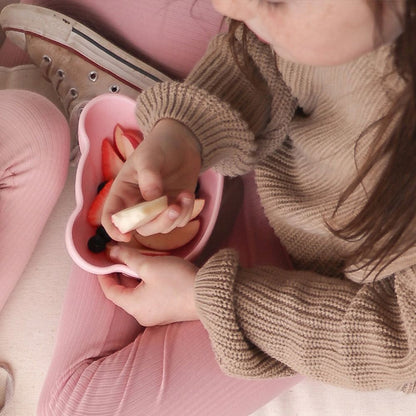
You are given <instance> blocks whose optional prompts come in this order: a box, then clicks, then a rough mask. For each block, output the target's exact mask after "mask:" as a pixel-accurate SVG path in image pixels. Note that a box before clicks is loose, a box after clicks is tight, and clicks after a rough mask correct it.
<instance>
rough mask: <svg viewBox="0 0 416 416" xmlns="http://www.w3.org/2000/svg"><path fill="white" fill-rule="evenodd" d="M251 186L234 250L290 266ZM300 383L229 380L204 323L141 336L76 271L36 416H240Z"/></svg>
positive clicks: (236, 229) (236, 230)
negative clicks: (222, 368)
mask: <svg viewBox="0 0 416 416" xmlns="http://www.w3.org/2000/svg"><path fill="white" fill-rule="evenodd" d="M245 185H246V189H247V190H248V192H247V193H246V195H247V198H246V200H247V202H248V203H247V205H246V206H245V207H244V209H243V211H242V212H241V213H240V215H239V216H238V218H237V222H236V224H235V227H234V232H233V235H232V236H231V239H230V241H231V243H233V242H236V241H238V243H235V244H234V243H233V245H235V246H236V247H238V248H239V250H240V253H241V256H242V258H243V259H245V260H244V262H245V263H247V264H249V263H251V262H252V261H256V260H259V261H260V262H266V261H267V262H269V263H270V261H273V262H274V263H278V264H282V265H284V266H287V259H286V256H285V254H284V251H282V249H281V247H280V245H279V242H278V240H277V239H276V238H275V237H274V236H273V233H272V231H271V229H270V228H269V226H268V224H267V220H265V219H264V217H262V215H261V214H262V208H261V207H260V206H259V204H258V200H257V199H256V197H255V192H254V189H253V184H252V178H251V177H247V178H245ZM251 192H254V195H253V194H251ZM251 195H253V196H254V198H253V197H252V196H251ZM253 218H254V223H253V221H252V220H250V219H253ZM256 223H257V224H256ZM258 225H259V226H260V227H261V228H260V229H258V230H257V231H258V232H259V233H260V234H261V235H262V236H263V239H262V241H263V243H262V242H259V241H257V243H256V244H254V241H255V240H254V239H255V237H254V235H252V234H251V231H252V229H253V228H252V227H256V226H258ZM250 235H251V237H247V236H250ZM238 236H243V237H244V238H238ZM249 240H250V241H249ZM242 241H245V242H247V244H245V243H242ZM298 381H299V378H298V377H292V378H286V379H274V380H262V381H254V380H243V379H238V378H233V377H229V376H227V375H225V374H224V373H222V372H221V370H220V368H219V366H218V364H217V362H216V361H215V358H214V354H213V352H212V349H211V346H210V342H209V339H208V335H207V333H206V331H205V329H204V328H203V327H202V325H201V324H200V323H199V322H188V323H178V324H173V325H167V326H160V327H153V328H146V329H143V328H141V327H140V326H139V325H138V324H137V323H136V321H135V320H134V319H132V318H131V317H130V316H129V315H127V314H125V313H124V312H123V311H122V310H120V309H119V308H117V307H115V306H114V305H113V304H112V303H111V302H109V301H107V300H106V299H105V298H104V296H103V295H102V293H101V289H100V287H99V285H98V282H97V279H96V277H95V276H93V275H90V274H88V273H86V272H84V271H82V270H80V269H79V268H78V267H76V266H74V268H73V271H72V274H71V277H70V282H69V287H68V292H67V296H66V299H65V304H64V310H63V316H62V321H61V325H60V330H59V333H58V341H57V345H56V350H55V353H54V357H53V361H52V365H51V368H50V370H49V373H48V375H47V378H46V382H45V385H44V388H43V392H42V395H41V399H40V403H39V408H38V416H51V415H54V416H89V415H91V416H92V415H100V416H133V415H135V416H137V415H145V416H152V415H154V416H167V415H169V416H196V415H204V416H218V415H226V416H242V415H248V414H250V413H252V412H253V411H254V410H256V409H258V408H259V407H261V406H262V405H264V404H265V403H267V402H268V401H270V400H271V399H273V398H274V397H276V396H277V395H278V394H279V393H280V392H282V391H283V390H285V389H287V388H288V387H290V386H291V385H293V384H295V383H296V382H298Z"/></svg>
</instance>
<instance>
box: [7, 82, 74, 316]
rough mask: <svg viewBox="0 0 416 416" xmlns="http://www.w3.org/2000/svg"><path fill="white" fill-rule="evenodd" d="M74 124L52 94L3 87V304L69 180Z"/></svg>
mask: <svg viewBox="0 0 416 416" xmlns="http://www.w3.org/2000/svg"><path fill="white" fill-rule="evenodd" d="M68 153H69V129H68V125H67V122H66V120H65V118H64V116H63V115H62V114H61V113H60V112H59V111H58V110H57V109H56V107H55V106H54V105H53V104H52V103H51V102H50V101H49V100H47V99H46V98H44V97H42V96H40V95H37V94H35V93H32V92H29V91H22V90H1V91H0V276H1V290H0V310H1V309H2V308H3V306H4V304H5V303H6V300H7V298H8V296H9V295H10V293H11V291H12V290H13V288H14V287H15V285H16V283H17V281H18V279H19V277H20V275H21V274H22V272H23V270H24V268H25V266H26V264H27V262H28V260H29V258H30V256H31V254H32V252H33V250H34V248H35V246H36V243H37V241H38V238H39V236H40V233H41V232H42V229H43V227H44V225H45V223H46V221H47V219H48V217H49V214H50V212H51V211H52V208H53V207H54V205H55V203H56V200H57V199H58V196H59V195H60V193H61V190H62V188H63V185H64V183H65V180H66V175H67V168H68V159H69V156H68Z"/></svg>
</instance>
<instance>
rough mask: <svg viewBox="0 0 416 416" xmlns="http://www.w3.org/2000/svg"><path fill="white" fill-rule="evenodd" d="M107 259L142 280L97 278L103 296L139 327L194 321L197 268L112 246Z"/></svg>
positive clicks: (162, 257) (169, 259)
mask: <svg viewBox="0 0 416 416" xmlns="http://www.w3.org/2000/svg"><path fill="white" fill-rule="evenodd" d="M110 256H111V257H112V258H113V259H114V260H117V261H119V262H122V263H125V264H127V266H129V267H130V268H131V269H132V270H134V271H135V272H136V273H137V274H138V275H139V276H140V278H141V279H142V280H141V282H139V281H138V280H136V279H134V278H132V277H127V276H120V277H118V276H117V275H99V276H98V279H99V282H100V285H101V288H102V290H103V292H104V295H105V296H106V298H107V299H109V300H111V301H112V302H113V303H115V304H116V305H117V306H119V307H121V308H122V309H124V310H125V311H126V312H127V313H129V314H130V315H132V316H133V317H134V318H136V320H137V321H138V322H139V323H140V324H141V325H143V326H154V325H164V324H169V323H172V322H181V321H192V320H198V319H199V318H198V314H197V312H196V308H195V303H194V281H195V275H196V272H197V270H198V269H197V267H196V266H194V265H193V264H192V263H190V262H188V261H186V260H183V259H181V258H179V257H170V256H169V257H167V256H160V257H158V256H145V255H143V254H140V253H139V252H138V251H137V250H135V249H133V248H131V247H122V246H118V245H115V246H113V247H112V248H111V249H110Z"/></svg>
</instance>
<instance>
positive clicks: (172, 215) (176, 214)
mask: <svg viewBox="0 0 416 416" xmlns="http://www.w3.org/2000/svg"><path fill="white" fill-rule="evenodd" d="M168 217H169V218H170V219H171V220H176V218H178V217H179V212H178V211H176V210H175V209H170V210H169V211H168Z"/></svg>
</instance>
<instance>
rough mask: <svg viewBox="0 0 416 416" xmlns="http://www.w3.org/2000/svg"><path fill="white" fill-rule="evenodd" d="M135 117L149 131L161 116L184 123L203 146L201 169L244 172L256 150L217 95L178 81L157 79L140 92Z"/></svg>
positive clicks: (243, 125)
mask: <svg viewBox="0 0 416 416" xmlns="http://www.w3.org/2000/svg"><path fill="white" fill-rule="evenodd" d="M136 114H137V119H138V122H139V125H140V127H141V129H142V130H143V133H144V134H145V135H146V134H148V133H149V132H150V131H151V130H152V128H153V127H154V125H155V124H156V123H157V122H158V121H159V120H161V119H164V118H171V119H175V120H177V121H179V122H181V123H183V124H184V125H186V126H187V127H188V128H189V129H190V130H191V131H192V132H193V133H194V135H195V137H197V139H198V140H199V142H200V146H201V149H202V154H201V157H202V170H206V169H208V168H211V167H215V168H216V170H217V171H219V172H220V173H221V174H223V175H226V176H237V175H241V174H244V173H246V171H247V166H249V165H251V164H252V158H253V153H254V150H255V143H254V135H253V133H252V132H251V131H250V130H249V129H248V126H247V123H245V122H244V121H242V120H241V118H240V116H239V113H238V112H237V111H235V110H233V109H232V108H231V107H230V106H229V105H228V104H226V103H224V102H223V101H221V100H220V99H219V98H217V97H216V96H213V95H210V94H209V93H207V92H206V91H205V90H203V89H200V88H198V87H195V86H192V85H189V84H182V83H178V82H169V83H160V84H156V85H155V86H154V87H152V88H150V89H148V90H146V91H144V92H142V93H141V94H140V95H139V98H138V101H137V111H136Z"/></svg>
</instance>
